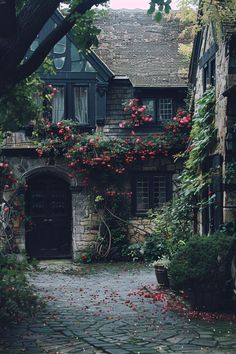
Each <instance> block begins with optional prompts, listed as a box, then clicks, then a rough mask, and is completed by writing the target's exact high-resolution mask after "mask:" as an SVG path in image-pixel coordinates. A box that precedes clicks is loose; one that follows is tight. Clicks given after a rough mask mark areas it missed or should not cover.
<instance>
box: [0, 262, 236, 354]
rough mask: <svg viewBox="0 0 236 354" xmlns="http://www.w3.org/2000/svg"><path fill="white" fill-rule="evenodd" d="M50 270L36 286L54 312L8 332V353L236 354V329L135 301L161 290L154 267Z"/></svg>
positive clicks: (46, 266)
mask: <svg viewBox="0 0 236 354" xmlns="http://www.w3.org/2000/svg"><path fill="white" fill-rule="evenodd" d="M62 264H63V267H62V266H61V265H62ZM67 265H68V266H67ZM42 268H43V270H41V271H40V272H35V273H32V274H31V275H30V281H31V283H32V284H33V285H34V286H35V288H36V289H37V291H38V292H39V293H40V294H41V295H42V296H43V297H44V299H45V301H46V302H47V307H46V308H45V309H44V310H42V311H41V312H40V313H39V314H38V315H37V316H36V317H35V318H33V319H30V320H28V321H24V322H22V323H21V324H18V325H16V326H12V327H11V328H10V329H8V330H4V331H2V332H1V336H0V353H4V354H20V353H28V354H45V353H48V354H77V353H85V354H86V353H87V354H103V353H110V354H138V353H140V354H154V353H181V354H184V353H193V354H199V353H201V354H202V353H212V354H218V353H224V354H236V324H233V323H227V322H221V321H217V322H216V323H206V322H201V321H190V320H188V319H186V318H182V317H180V316H178V315H177V314H175V313H173V312H168V313H166V312H164V311H163V303H160V302H155V303H153V302H152V301H150V300H149V299H145V298H143V297H140V296H128V294H129V293H130V292H137V291H138V290H139V289H140V288H142V287H143V286H148V285H151V284H153V286H154V285H155V284H156V280H155V275H154V272H153V270H152V269H151V268H149V267H147V266H144V265H143V266H141V265H132V264H130V265H127V264H114V265H111V264H108V265H96V266H92V267H90V266H87V265H86V266H83V267H81V266H78V267H76V266H75V265H71V264H70V263H68V262H67V263H61V262H59V263H57V262H53V263H52V262H49V263H47V262H44V263H43V266H42ZM64 273H67V274H64Z"/></svg>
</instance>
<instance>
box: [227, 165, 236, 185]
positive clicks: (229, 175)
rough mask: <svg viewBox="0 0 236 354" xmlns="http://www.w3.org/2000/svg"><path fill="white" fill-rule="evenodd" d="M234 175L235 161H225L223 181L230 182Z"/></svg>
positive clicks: (235, 169) (235, 173)
mask: <svg viewBox="0 0 236 354" xmlns="http://www.w3.org/2000/svg"><path fill="white" fill-rule="evenodd" d="M235 176H236V161H231V162H227V163H226V165H225V183H226V184H230V183H232V182H233V180H234V178H235Z"/></svg>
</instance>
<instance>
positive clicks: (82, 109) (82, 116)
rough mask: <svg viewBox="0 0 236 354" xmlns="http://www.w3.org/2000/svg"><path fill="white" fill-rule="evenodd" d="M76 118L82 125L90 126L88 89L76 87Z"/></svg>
mask: <svg viewBox="0 0 236 354" xmlns="http://www.w3.org/2000/svg"><path fill="white" fill-rule="evenodd" d="M74 99H75V101H74V102H75V118H76V120H77V121H78V122H79V123H80V124H88V122H89V121H88V88H87V87H82V86H81V87H79V86H77V87H75V88H74Z"/></svg>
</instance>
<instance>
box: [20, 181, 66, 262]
mask: <svg viewBox="0 0 236 354" xmlns="http://www.w3.org/2000/svg"><path fill="white" fill-rule="evenodd" d="M26 217H27V218H26V219H27V223H26V235H25V236H26V252H27V255H28V256H30V257H35V258H63V257H69V256H70V255H71V193H70V189H69V185H68V184H67V183H66V182H65V181H63V180H61V179H59V178H56V177H54V176H45V175H42V176H37V177H35V178H32V179H30V180H29V181H28V189H27V192H26Z"/></svg>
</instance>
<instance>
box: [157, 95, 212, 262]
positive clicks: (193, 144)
mask: <svg viewBox="0 0 236 354" xmlns="http://www.w3.org/2000/svg"><path fill="white" fill-rule="evenodd" d="M214 113H215V95H214V90H213V89H209V90H207V91H206V92H205V93H204V94H203V96H202V98H201V99H200V100H198V102H197V110H196V113H195V114H194V116H193V124H192V130H191V133H190V145H189V147H188V149H187V151H186V152H185V153H184V154H182V155H181V156H184V157H185V158H186V157H187V159H186V162H185V165H184V169H183V172H182V173H181V175H180V176H179V179H178V181H179V186H178V190H177V195H176V196H175V197H174V199H173V200H172V202H171V203H169V204H166V205H165V206H164V207H163V208H162V209H161V210H159V211H157V212H156V213H154V214H153V215H152V216H153V217H154V221H155V225H156V226H155V232H154V236H153V237H157V239H158V240H159V239H162V240H163V242H162V243H163V245H165V247H167V250H168V252H167V254H168V255H174V254H175V252H176V251H177V250H178V248H179V247H180V246H181V245H182V244H185V242H186V241H188V239H189V238H190V237H191V236H192V233H193V221H194V216H195V213H196V212H197V209H198V208H199V207H200V206H203V205H205V204H206V203H210V202H211V201H212V199H213V197H214V196H212V197H211V198H209V199H208V200H207V201H206V200H201V199H200V192H201V191H202V190H203V189H204V188H205V187H206V185H208V184H209V183H210V182H211V173H202V170H201V167H202V163H203V161H204V159H206V158H207V156H208V155H209V153H210V151H211V149H212V148H213V147H214V143H215V142H216V131H215V126H214ZM157 242H159V241H157ZM156 256H159V253H158V250H157V255H156Z"/></svg>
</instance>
